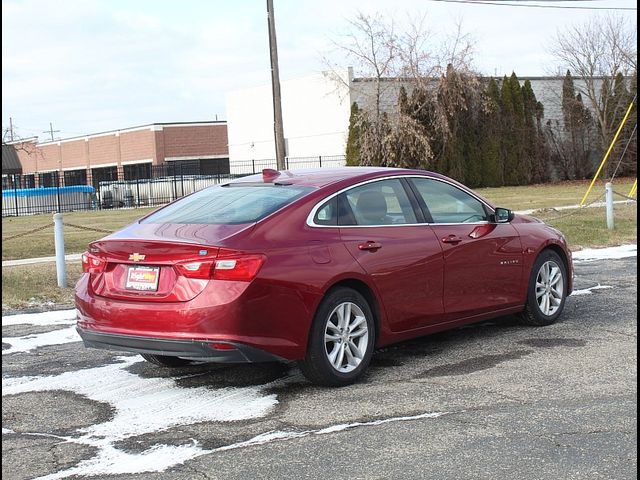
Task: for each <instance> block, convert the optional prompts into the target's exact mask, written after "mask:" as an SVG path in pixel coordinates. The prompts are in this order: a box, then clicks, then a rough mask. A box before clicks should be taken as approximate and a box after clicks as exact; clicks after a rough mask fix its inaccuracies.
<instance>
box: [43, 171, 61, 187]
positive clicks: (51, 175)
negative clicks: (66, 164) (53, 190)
mask: <svg viewBox="0 0 640 480" xmlns="http://www.w3.org/2000/svg"><path fill="white" fill-rule="evenodd" d="M38 185H39V186H41V187H57V186H58V172H46V173H40V174H39V178H38Z"/></svg>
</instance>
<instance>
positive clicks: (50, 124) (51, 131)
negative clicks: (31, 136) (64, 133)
mask: <svg viewBox="0 0 640 480" xmlns="http://www.w3.org/2000/svg"><path fill="white" fill-rule="evenodd" d="M59 131H60V130H54V129H53V124H52V123H51V122H49V130H45V131H44V132H42V133H50V134H51V141H52V142H53V140H54V138H53V134H54V133H55V132H59Z"/></svg>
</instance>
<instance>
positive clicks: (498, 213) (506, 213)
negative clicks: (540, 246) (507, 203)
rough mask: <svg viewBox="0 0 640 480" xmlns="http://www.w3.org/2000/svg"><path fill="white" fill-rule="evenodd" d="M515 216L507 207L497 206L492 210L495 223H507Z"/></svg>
mask: <svg viewBox="0 0 640 480" xmlns="http://www.w3.org/2000/svg"><path fill="white" fill-rule="evenodd" d="M513 217H515V215H514V213H513V212H512V211H511V210H509V209H508V208H500V207H497V208H496V209H495V210H494V214H493V221H494V222H495V223H509V222H510V221H511V220H513Z"/></svg>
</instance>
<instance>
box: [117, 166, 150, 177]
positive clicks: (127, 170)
mask: <svg viewBox="0 0 640 480" xmlns="http://www.w3.org/2000/svg"><path fill="white" fill-rule="evenodd" d="M123 173H124V179H125V180H142V179H147V178H151V163H136V164H135V165H124V167H123Z"/></svg>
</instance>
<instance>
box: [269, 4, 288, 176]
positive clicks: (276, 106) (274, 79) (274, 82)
mask: <svg viewBox="0 0 640 480" xmlns="http://www.w3.org/2000/svg"><path fill="white" fill-rule="evenodd" d="M267 23H268V25H269V52H270V56H271V89H272V91H273V133H274V137H275V141H276V163H277V165H278V170H284V169H285V163H284V156H285V147H284V129H283V127H282V99H281V96H280V73H279V70H278V45H277V43H276V24H275V19H274V14H273V0H267Z"/></svg>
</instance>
